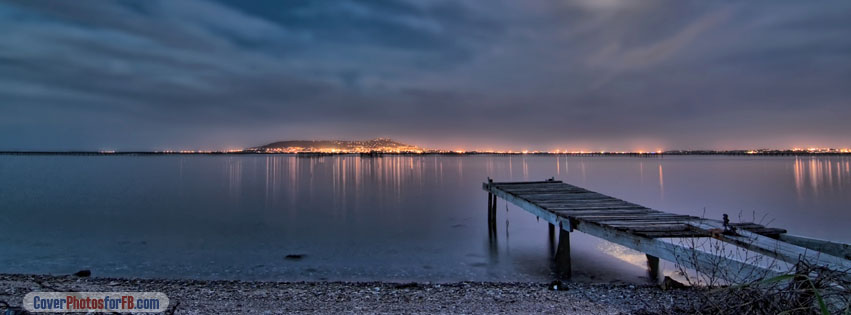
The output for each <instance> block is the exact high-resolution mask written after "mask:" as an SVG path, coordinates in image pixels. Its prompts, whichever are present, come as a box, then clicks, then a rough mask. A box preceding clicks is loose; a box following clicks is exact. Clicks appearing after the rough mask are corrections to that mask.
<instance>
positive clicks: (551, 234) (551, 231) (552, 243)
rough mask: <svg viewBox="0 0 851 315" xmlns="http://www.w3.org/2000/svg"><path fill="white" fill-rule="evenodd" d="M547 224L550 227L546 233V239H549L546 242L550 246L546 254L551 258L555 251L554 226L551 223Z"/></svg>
mask: <svg viewBox="0 0 851 315" xmlns="http://www.w3.org/2000/svg"><path fill="white" fill-rule="evenodd" d="M548 225H549V227H550V229H549V232H548V233H547V241H549V243H548V244H549V246H550V247H549V253H548V254H549V256H550V258H553V255H555V252H556V227H555V225H553V224H552V223H549V224H548Z"/></svg>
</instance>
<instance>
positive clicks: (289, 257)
mask: <svg viewBox="0 0 851 315" xmlns="http://www.w3.org/2000/svg"><path fill="white" fill-rule="evenodd" d="M304 256H305V255H304V254H289V255H287V256H286V257H284V259H286V260H300V259H302V258H304Z"/></svg>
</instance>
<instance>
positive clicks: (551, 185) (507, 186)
mask: <svg viewBox="0 0 851 315" xmlns="http://www.w3.org/2000/svg"><path fill="white" fill-rule="evenodd" d="M491 186H493V187H496V188H499V189H540V188H571V186H569V185H565V184H562V183H541V184H530V185H519V184H517V185H512V184H492V185H491Z"/></svg>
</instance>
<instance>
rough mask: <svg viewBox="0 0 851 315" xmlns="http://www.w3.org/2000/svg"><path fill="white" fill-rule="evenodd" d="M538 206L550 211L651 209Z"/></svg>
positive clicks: (633, 208) (638, 208) (640, 208)
mask: <svg viewBox="0 0 851 315" xmlns="http://www.w3.org/2000/svg"><path fill="white" fill-rule="evenodd" d="M538 206H540V207H542V208H544V209H548V210H550V211H557V212H563V211H592V210H612V211H614V210H644V211H647V210H650V209H649V208H644V207H631V206H623V207H618V206H610V207H554V206H547V205H538Z"/></svg>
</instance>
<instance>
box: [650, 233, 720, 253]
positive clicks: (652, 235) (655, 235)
mask: <svg viewBox="0 0 851 315" xmlns="http://www.w3.org/2000/svg"><path fill="white" fill-rule="evenodd" d="M634 233H635V234H638V235H641V236H644V237H650V238H679V237H709V234H708V233H702V232H697V231H672V232H665V231H659V232H657V231H648V232H634ZM724 259H727V260H729V259H728V258H724Z"/></svg>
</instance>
